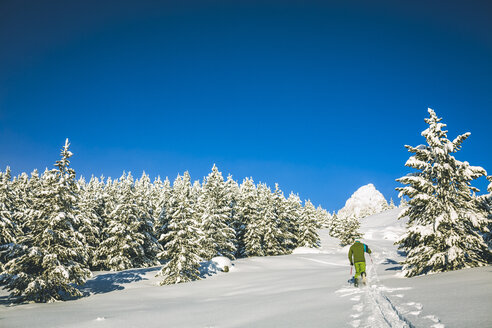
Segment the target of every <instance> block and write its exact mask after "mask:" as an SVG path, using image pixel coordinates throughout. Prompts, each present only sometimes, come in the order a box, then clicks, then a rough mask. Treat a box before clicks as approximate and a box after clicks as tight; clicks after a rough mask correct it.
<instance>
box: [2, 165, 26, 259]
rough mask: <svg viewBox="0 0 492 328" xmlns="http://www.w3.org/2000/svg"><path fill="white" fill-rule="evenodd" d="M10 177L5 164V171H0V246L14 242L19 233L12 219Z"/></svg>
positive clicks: (12, 192)
mask: <svg viewBox="0 0 492 328" xmlns="http://www.w3.org/2000/svg"><path fill="white" fill-rule="evenodd" d="M11 179H12V176H11V173H10V167H8V166H7V169H6V170H5V172H0V247H1V246H2V245H5V244H9V243H15V240H16V236H18V235H20V234H21V232H20V229H19V227H18V226H17V224H16V222H15V219H14V215H15V207H14V204H15V193H14V190H12V186H11ZM0 258H1V257H0Z"/></svg>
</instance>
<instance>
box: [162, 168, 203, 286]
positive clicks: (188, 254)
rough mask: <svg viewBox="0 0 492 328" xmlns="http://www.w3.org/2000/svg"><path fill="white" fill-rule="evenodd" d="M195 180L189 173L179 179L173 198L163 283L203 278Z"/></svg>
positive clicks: (165, 239)
mask: <svg viewBox="0 0 492 328" xmlns="http://www.w3.org/2000/svg"><path fill="white" fill-rule="evenodd" d="M191 197H192V196H191V179H190V175H189V173H188V172H185V173H184V175H183V176H179V175H178V177H177V178H176V180H175V181H174V184H173V189H172V191H171V198H170V199H169V210H168V215H169V224H168V227H167V230H168V231H167V233H166V234H165V235H163V236H161V239H160V242H161V243H162V244H163V245H164V251H163V252H161V253H160V254H159V255H158V256H159V257H160V258H161V259H163V260H166V261H167V262H166V264H165V265H164V267H163V268H162V270H161V273H160V274H161V275H163V276H164V280H163V281H162V282H161V285H170V284H177V283H181V282H188V281H192V280H197V279H200V271H199V267H200V254H201V252H202V250H201V247H200V243H201V241H202V239H203V232H202V231H201V230H200V223H199V221H198V220H197V217H196V215H195V213H194V211H193V203H192V199H191Z"/></svg>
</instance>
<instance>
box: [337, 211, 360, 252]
mask: <svg viewBox="0 0 492 328" xmlns="http://www.w3.org/2000/svg"><path fill="white" fill-rule="evenodd" d="M339 224H340V227H341V229H339V230H338V233H337V234H338V236H337V238H338V239H340V244H341V245H342V246H345V245H350V244H353V243H354V242H355V240H357V239H359V238H362V236H363V235H362V234H361V233H360V232H359V228H360V221H359V218H357V217H356V216H355V215H351V216H349V217H348V218H341V219H340V222H339Z"/></svg>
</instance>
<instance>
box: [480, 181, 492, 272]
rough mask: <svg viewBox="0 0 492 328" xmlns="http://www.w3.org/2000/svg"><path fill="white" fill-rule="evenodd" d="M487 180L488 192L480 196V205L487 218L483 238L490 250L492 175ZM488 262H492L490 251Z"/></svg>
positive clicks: (491, 233) (491, 239) (491, 243)
mask: <svg viewBox="0 0 492 328" xmlns="http://www.w3.org/2000/svg"><path fill="white" fill-rule="evenodd" d="M487 180H489V182H490V183H489V186H488V187H487V191H488V192H489V193H488V194H486V195H483V196H480V199H481V207H482V209H483V211H484V213H485V214H484V215H485V216H486V217H487V218H488V224H487V228H488V230H489V231H488V232H486V233H485V234H484V240H485V242H486V243H487V245H488V247H489V250H492V175H489V176H488V177H487ZM488 263H492V252H491V253H489V259H488Z"/></svg>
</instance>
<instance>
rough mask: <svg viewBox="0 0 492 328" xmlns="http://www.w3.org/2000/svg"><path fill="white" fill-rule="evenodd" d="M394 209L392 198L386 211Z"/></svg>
mask: <svg viewBox="0 0 492 328" xmlns="http://www.w3.org/2000/svg"><path fill="white" fill-rule="evenodd" d="M394 208H396V205H395V202H394V201H393V198H390V203H389V206H388V209H390V210H392V209H394Z"/></svg>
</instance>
